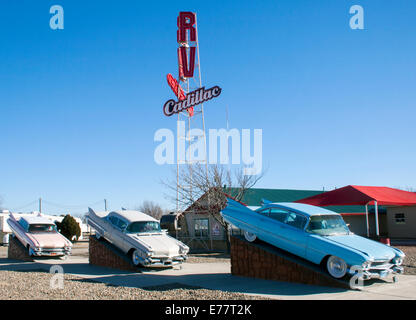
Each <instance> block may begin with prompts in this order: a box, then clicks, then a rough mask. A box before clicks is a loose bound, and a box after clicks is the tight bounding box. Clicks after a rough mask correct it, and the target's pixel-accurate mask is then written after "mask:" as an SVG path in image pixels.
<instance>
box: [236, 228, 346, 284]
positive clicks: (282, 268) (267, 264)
mask: <svg viewBox="0 0 416 320" xmlns="http://www.w3.org/2000/svg"><path fill="white" fill-rule="evenodd" d="M231 273H232V274H233V275H236V276H244V277H252V278H261V279H266V280H277V281H285V282H297V283H302V284H310V285H318V286H326V287H336V288H344V289H349V288H350V287H349V283H348V281H342V280H336V279H334V278H332V277H331V276H330V275H328V274H327V273H326V272H325V271H324V270H322V269H321V268H320V266H317V265H315V264H313V263H311V262H309V261H306V260H304V259H302V258H299V257H297V256H294V255H292V254H290V253H288V252H285V251H283V250H280V249H278V248H276V247H274V246H272V245H269V244H267V243H265V242H261V241H259V240H257V241H256V242H254V243H250V242H247V241H246V240H245V239H244V238H243V237H234V236H233V237H231Z"/></svg>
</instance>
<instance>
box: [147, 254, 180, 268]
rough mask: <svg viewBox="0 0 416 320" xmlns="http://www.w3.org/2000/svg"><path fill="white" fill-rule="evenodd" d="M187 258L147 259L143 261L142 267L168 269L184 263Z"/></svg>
mask: <svg viewBox="0 0 416 320" xmlns="http://www.w3.org/2000/svg"><path fill="white" fill-rule="evenodd" d="M187 258H188V257H187V256H176V257H166V258H165V257H149V258H146V259H144V261H143V263H142V265H143V266H145V267H169V266H174V265H177V264H180V263H182V262H184V261H186V259H187Z"/></svg>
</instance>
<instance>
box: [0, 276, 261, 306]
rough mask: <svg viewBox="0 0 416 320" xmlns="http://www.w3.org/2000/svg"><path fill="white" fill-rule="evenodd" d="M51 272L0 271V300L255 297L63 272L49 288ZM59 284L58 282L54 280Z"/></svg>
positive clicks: (222, 298) (252, 297) (248, 298)
mask: <svg viewBox="0 0 416 320" xmlns="http://www.w3.org/2000/svg"><path fill="white" fill-rule="evenodd" d="M52 276H53V275H52V274H49V273H46V272H35V271H34V272H16V271H0V300H14V299H19V300H213V299H218V300H257V299H264V298H262V297H257V296H249V295H244V294H241V293H233V292H224V291H218V290H208V289H202V288H198V287H190V286H187V285H181V284H180V283H173V284H169V285H164V286H155V287H147V288H145V289H139V288H128V287H121V286H110V285H106V284H103V283H99V282H94V281H90V280H84V279H82V278H79V277H76V276H73V275H67V274H66V275H64V281H63V285H64V288H63V289H60V288H56V289H51V285H50V284H51V279H52ZM53 283H55V284H58V282H57V281H55V282H53Z"/></svg>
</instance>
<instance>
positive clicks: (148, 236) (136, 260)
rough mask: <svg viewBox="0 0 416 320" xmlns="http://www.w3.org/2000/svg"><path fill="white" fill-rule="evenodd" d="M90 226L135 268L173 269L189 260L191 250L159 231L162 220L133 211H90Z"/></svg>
mask: <svg viewBox="0 0 416 320" xmlns="http://www.w3.org/2000/svg"><path fill="white" fill-rule="evenodd" d="M86 218H87V219H86V220H87V224H88V225H90V226H91V228H93V229H94V230H95V236H96V238H97V239H100V238H101V237H103V238H105V239H106V240H108V241H109V242H110V243H112V244H113V245H114V246H116V247H117V248H119V249H120V250H121V251H123V252H124V253H125V254H127V255H128V256H129V257H130V258H131V261H132V262H133V264H134V265H135V266H139V265H140V266H145V267H147V266H173V265H175V264H178V263H182V262H183V261H185V260H186V259H187V254H188V252H189V247H188V246H186V245H185V244H183V243H182V242H181V241H179V240H177V239H175V238H173V237H171V236H169V235H168V234H167V233H166V231H165V230H161V229H160V224H159V221H157V220H156V219H154V218H153V217H151V216H149V215H147V214H145V213H142V212H140V211H133V210H121V211H111V212H109V211H105V212H95V211H94V210H92V209H91V208H88V215H87V216H86Z"/></svg>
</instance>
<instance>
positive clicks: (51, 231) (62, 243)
mask: <svg viewBox="0 0 416 320" xmlns="http://www.w3.org/2000/svg"><path fill="white" fill-rule="evenodd" d="M7 223H8V224H9V226H10V229H11V230H12V233H13V235H14V236H15V237H16V238H17V239H18V240H19V241H20V242H21V243H22V244H23V246H24V247H25V248H27V250H28V254H29V256H36V257H39V256H67V255H69V254H71V250H72V243H71V241H69V240H68V239H67V238H65V237H64V236H63V235H62V234H60V233H59V232H58V230H57V229H56V225H55V224H54V223H53V222H52V221H51V220H49V219H48V218H45V217H42V216H36V215H34V216H25V217H19V216H18V215H14V214H12V213H11V214H10V217H9V219H7Z"/></svg>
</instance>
